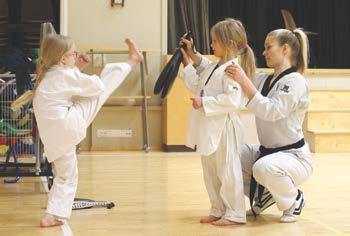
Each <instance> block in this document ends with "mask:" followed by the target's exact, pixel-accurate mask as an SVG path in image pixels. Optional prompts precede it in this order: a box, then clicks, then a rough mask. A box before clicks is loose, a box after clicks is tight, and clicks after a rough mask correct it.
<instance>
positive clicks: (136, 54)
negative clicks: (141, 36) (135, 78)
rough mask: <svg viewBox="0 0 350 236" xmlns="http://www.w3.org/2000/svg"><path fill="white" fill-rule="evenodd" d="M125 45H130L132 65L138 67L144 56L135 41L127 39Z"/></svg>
mask: <svg viewBox="0 0 350 236" xmlns="http://www.w3.org/2000/svg"><path fill="white" fill-rule="evenodd" d="M125 43H126V44H127V45H128V49H129V61H130V63H132V64H133V65H136V64H137V63H140V62H142V61H143V56H142V54H141V52H140V51H139V50H138V49H137V47H136V46H135V43H134V41H132V40H131V39H128V38H126V39H125Z"/></svg>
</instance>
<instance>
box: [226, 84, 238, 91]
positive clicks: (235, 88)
mask: <svg viewBox="0 0 350 236" xmlns="http://www.w3.org/2000/svg"><path fill="white" fill-rule="evenodd" d="M228 88H229V90H236V91H238V87H237V86H235V85H232V84H229V85H228Z"/></svg>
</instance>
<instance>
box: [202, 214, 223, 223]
mask: <svg viewBox="0 0 350 236" xmlns="http://www.w3.org/2000/svg"><path fill="white" fill-rule="evenodd" d="M219 219H220V217H216V216H212V215H208V216H205V217H202V218H201V220H200V221H199V222H201V223H202V224H208V223H212V222H214V221H216V220H219Z"/></svg>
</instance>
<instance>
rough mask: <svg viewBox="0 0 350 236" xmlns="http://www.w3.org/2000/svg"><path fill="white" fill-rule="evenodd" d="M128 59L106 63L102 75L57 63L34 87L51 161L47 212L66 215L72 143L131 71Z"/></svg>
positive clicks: (73, 179) (74, 175) (72, 183)
mask: <svg viewBox="0 0 350 236" xmlns="http://www.w3.org/2000/svg"><path fill="white" fill-rule="evenodd" d="M130 70H131V66H130V65H129V64H128V63H111V64H107V65H106V66H105V67H104V69H103V71H102V73H101V78H99V77H98V76H96V75H92V76H90V75H86V74H83V73H81V72H80V71H79V69H78V68H76V67H67V66H60V65H56V66H53V67H52V68H51V69H49V71H48V72H47V73H45V75H44V78H43V80H42V81H41V83H40V84H39V86H38V88H37V89H36V91H35V95H34V100H33V107H34V114H35V117H36V120H37V124H38V129H39V134H40V137H41V139H42V142H43V144H44V151H45V155H46V157H47V159H48V160H49V162H52V164H53V165H52V166H53V173H54V182H53V186H52V188H51V190H50V193H49V199H48V206H47V212H48V213H50V214H53V215H55V216H57V217H61V218H69V217H70V214H71V210H72V204H73V200H74V196H75V192H76V188H77V184H78V169H77V158H76V154H75V146H76V145H77V144H78V143H79V142H81V141H82V140H83V139H84V138H85V136H86V129H87V127H88V126H89V125H90V123H91V122H92V120H93V119H94V117H95V116H96V114H97V112H98V111H99V110H100V108H101V107H102V105H103V104H104V102H105V101H106V100H107V98H108V97H109V96H110V95H111V94H112V92H113V91H114V90H115V89H116V88H117V87H118V86H119V85H120V84H121V83H122V82H123V81H124V79H125V78H126V76H127V74H128V73H129V72H130Z"/></svg>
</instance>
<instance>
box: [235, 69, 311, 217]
mask: <svg viewBox="0 0 350 236" xmlns="http://www.w3.org/2000/svg"><path fill="white" fill-rule="evenodd" d="M285 72H286V73H285V75H284V76H282V77H281V78H280V79H279V80H278V81H277V82H276V83H275V84H274V85H273V87H272V88H271V90H270V91H269V92H268V94H267V96H266V97H265V96H263V95H262V94H261V91H262V89H263V86H264V83H265V81H266V80H267V78H268V75H266V74H260V75H258V76H257V79H256V81H255V86H256V87H257V89H258V92H257V93H256V94H255V96H254V97H253V98H252V99H251V100H250V101H249V102H248V104H247V105H246V106H247V108H248V110H249V111H250V112H252V113H253V114H254V115H255V119H256V127H257V132H258V136H259V141H260V144H261V145H262V146H264V147H265V148H278V147H283V146H287V145H290V144H294V143H297V142H298V141H299V140H302V139H303V138H304V134H303V130H302V124H303V120H304V116H305V113H306V111H307V108H308V105H309V90H308V87H307V83H306V80H305V78H304V77H303V76H302V75H301V74H300V73H298V72H295V70H291V71H289V72H287V71H285ZM282 73H283V72H282ZM259 155H260V152H259V145H245V146H244V147H243V152H242V155H241V163H242V170H243V180H244V189H245V194H246V195H248V196H249V185H250V179H251V174H252V172H253V176H254V178H255V179H256V181H257V182H258V183H259V184H261V185H263V186H265V187H266V188H267V189H268V190H269V191H270V193H271V194H272V196H273V198H274V200H275V201H276V204H277V207H278V208H279V209H280V210H282V211H283V210H287V209H289V208H290V207H291V206H292V205H293V204H294V202H295V199H296V197H297V194H298V189H297V186H299V185H300V184H302V183H303V182H304V181H305V180H306V179H307V178H308V177H309V176H310V175H311V173H312V157H311V153H310V149H309V146H308V144H307V143H305V144H304V145H303V146H302V147H300V148H292V149H289V150H284V151H279V152H276V153H273V154H270V155H266V156H264V157H262V158H261V159H259V160H258V161H256V162H255V160H256V159H257V158H258V157H259Z"/></svg>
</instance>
